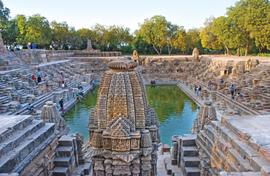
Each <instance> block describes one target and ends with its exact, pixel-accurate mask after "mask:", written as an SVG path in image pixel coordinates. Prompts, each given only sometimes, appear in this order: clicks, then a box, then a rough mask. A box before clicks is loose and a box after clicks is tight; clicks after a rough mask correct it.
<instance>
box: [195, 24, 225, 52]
mask: <svg viewBox="0 0 270 176" xmlns="http://www.w3.org/2000/svg"><path fill="white" fill-rule="evenodd" d="M200 38H201V43H202V46H203V47H204V48H209V49H214V50H220V49H222V44H221V42H220V40H219V39H218V37H217V36H216V35H215V34H214V32H213V19H208V20H207V21H206V23H205V27H204V28H203V29H202V30H201V31H200Z"/></svg>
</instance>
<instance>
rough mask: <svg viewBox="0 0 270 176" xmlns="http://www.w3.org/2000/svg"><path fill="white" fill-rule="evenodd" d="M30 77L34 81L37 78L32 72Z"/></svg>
mask: <svg viewBox="0 0 270 176" xmlns="http://www.w3.org/2000/svg"><path fill="white" fill-rule="evenodd" d="M31 79H32V81H33V82H36V80H37V78H36V76H35V75H34V74H32V76H31Z"/></svg>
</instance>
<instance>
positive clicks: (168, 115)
mask: <svg viewBox="0 0 270 176" xmlns="http://www.w3.org/2000/svg"><path fill="white" fill-rule="evenodd" d="M146 91H147V101H148V103H149V105H150V106H151V107H152V108H153V109H154V110H155V112H156V115H157V117H158V120H159V123H160V128H159V130H160V138H161V142H162V143H166V144H170V143H171V136H172V135H176V134H178V135H181V134H188V133H190V132H191V128H192V122H193V120H194V119H195V118H196V115H197V113H198V106H197V105H196V104H195V103H194V102H193V101H192V100H190V98H189V97H188V96H187V95H186V94H184V93H183V92H182V91H181V90H180V89H179V88H178V87H177V86H156V87H154V88H152V87H150V86H147V87H146Z"/></svg>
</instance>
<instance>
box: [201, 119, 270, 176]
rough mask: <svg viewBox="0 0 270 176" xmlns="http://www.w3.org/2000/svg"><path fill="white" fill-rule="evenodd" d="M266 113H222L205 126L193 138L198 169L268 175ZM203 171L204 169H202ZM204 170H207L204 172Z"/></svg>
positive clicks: (268, 121)
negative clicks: (200, 162)
mask: <svg viewBox="0 0 270 176" xmlns="http://www.w3.org/2000/svg"><path fill="white" fill-rule="evenodd" d="M269 125H270V116H269V115H268V116H255V117H254V116H234V117H226V116H223V117H222V119H221V121H212V122H211V123H210V124H209V125H205V127H204V129H203V130H201V131H200V133H199V134H198V138H197V141H196V142H197V146H198V147H199V149H200V156H201V161H202V163H204V164H202V168H205V169H206V170H208V169H209V166H211V169H210V170H208V171H209V172H211V173H214V174H216V175H217V174H218V171H220V170H225V171H227V172H246V171H252V172H261V175H263V176H266V175H269V174H270V167H269V166H270V150H269V146H270V145H269V144H270V128H269ZM202 170H204V169H202ZM208 171H207V172H208Z"/></svg>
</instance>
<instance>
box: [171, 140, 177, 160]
mask: <svg viewBox="0 0 270 176" xmlns="http://www.w3.org/2000/svg"><path fill="white" fill-rule="evenodd" d="M177 141H178V137H177V136H172V153H171V154H172V157H171V158H172V165H177V155H178V153H179V152H178V142H177Z"/></svg>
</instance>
